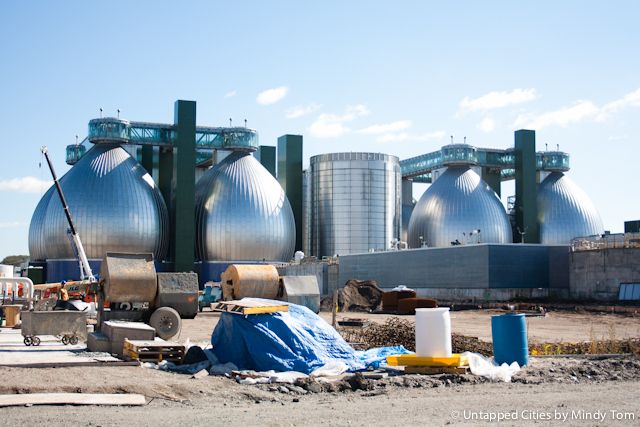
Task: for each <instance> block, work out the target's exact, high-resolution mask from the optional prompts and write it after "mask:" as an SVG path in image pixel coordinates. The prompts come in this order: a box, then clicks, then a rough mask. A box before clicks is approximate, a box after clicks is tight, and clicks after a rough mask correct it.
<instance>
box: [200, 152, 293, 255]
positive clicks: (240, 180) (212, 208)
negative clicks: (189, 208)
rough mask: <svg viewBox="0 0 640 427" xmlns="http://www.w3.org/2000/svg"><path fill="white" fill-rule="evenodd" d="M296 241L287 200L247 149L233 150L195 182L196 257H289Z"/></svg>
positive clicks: (281, 190)
mask: <svg viewBox="0 0 640 427" xmlns="http://www.w3.org/2000/svg"><path fill="white" fill-rule="evenodd" d="M295 240H296V228H295V220H294V218H293V211H292V210H291V205H290V204H289V200H287V197H286V195H285V193H284V190H283V189H282V187H281V186H280V184H279V183H278V181H276V179H275V178H274V177H273V176H272V175H271V174H270V173H269V171H267V170H266V169H265V168H264V166H262V165H261V164H260V162H258V161H257V160H256V159H255V158H254V157H253V156H252V155H251V153H248V152H244V151H236V152H233V153H232V154H230V155H229V156H227V157H226V158H225V159H224V160H222V161H221V162H220V163H218V164H217V165H215V166H213V167H212V168H211V169H209V170H208V171H207V172H206V173H205V174H204V176H203V177H202V178H201V179H200V180H199V181H198V183H197V185H196V252H197V255H198V257H199V259H201V260H202V261H231V260H232V261H242V260H251V261H262V260H265V261H289V260H290V259H291V257H293V252H294V249H295Z"/></svg>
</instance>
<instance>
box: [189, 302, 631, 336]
mask: <svg viewBox="0 0 640 427" xmlns="http://www.w3.org/2000/svg"><path fill="white" fill-rule="evenodd" d="M503 313H504V312H503V311H498V310H466V311H454V312H451V329H452V332H455V333H459V334H462V335H468V336H474V337H478V338H480V339H482V340H484V341H489V342H490V341H491V316H493V315H496V314H503ZM320 316H321V317H322V318H323V319H325V320H326V321H327V322H329V323H331V313H327V312H322V313H320ZM219 317H220V315H219V314H218V313H214V312H211V311H205V312H202V313H200V314H199V315H198V316H196V318H195V319H192V320H185V321H184V327H183V329H182V332H181V334H180V339H181V340H186V339H189V340H190V341H191V342H202V341H209V340H210V338H211V332H212V331H213V328H214V327H215V325H216V324H217V323H218V319H219ZM389 317H392V315H389V314H369V313H338V314H337V319H338V320H340V319H346V318H363V319H367V320H370V321H373V322H380V323H382V322H384V321H385V320H386V319H388V318H389ZM400 317H401V318H402V319H406V320H410V321H413V319H414V316H400ZM527 332H528V338H529V341H530V342H532V343H543V342H576V341H589V340H591V339H592V338H593V337H595V338H596V339H602V338H604V339H609V338H610V337H611V335H612V334H614V335H615V338H616V339H625V338H640V316H632V315H619V314H606V313H600V314H598V313H572V312H549V313H547V315H546V316H545V317H527Z"/></svg>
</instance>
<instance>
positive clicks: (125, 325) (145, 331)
mask: <svg viewBox="0 0 640 427" xmlns="http://www.w3.org/2000/svg"><path fill="white" fill-rule="evenodd" d="M102 333H103V334H104V335H105V336H106V337H107V339H108V340H109V343H110V346H111V348H110V350H109V351H110V352H111V353H112V354H117V355H118V356H122V347H123V345H124V340H125V339H126V338H128V339H130V340H145V341H153V339H154V338H155V336H156V330H155V329H154V328H152V327H151V326H149V325H147V324H145V323H141V322H119V321H116V320H109V321H107V322H103V323H102Z"/></svg>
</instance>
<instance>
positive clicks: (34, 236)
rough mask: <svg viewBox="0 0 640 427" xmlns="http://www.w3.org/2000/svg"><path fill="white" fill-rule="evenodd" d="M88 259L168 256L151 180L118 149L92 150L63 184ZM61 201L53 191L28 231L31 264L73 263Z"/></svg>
mask: <svg viewBox="0 0 640 427" xmlns="http://www.w3.org/2000/svg"><path fill="white" fill-rule="evenodd" d="M60 185H61V186H62V189H63V191H64V194H65V197H66V199H67V203H68V204H69V209H70V211H71V215H72V217H73V221H74V224H75V226H76V228H77V230H78V234H79V235H80V238H81V240H82V244H83V246H84V249H85V252H86V253H87V257H88V258H92V259H102V257H103V256H104V254H105V252H107V251H113V252H151V253H153V254H154V256H155V258H156V259H163V258H164V257H165V255H166V253H167V246H168V233H169V231H168V230H169V216H168V213H167V207H166V205H165V203H164V200H163V199H162V195H161V194H160V191H159V190H158V188H157V187H156V186H155V184H154V182H153V179H152V178H151V176H150V175H149V174H148V173H147V172H146V171H145V170H144V168H143V167H142V166H141V165H140V164H139V163H138V162H137V161H136V160H135V159H133V158H132V157H131V156H130V155H129V154H128V153H127V152H126V151H125V150H124V149H123V148H122V147H120V146H118V145H113V144H101V145H96V146H94V147H93V148H92V149H91V150H89V152H87V154H85V155H84V156H83V157H82V159H80V161H79V162H78V163H77V164H76V165H75V166H74V167H73V168H71V170H69V172H67V173H66V174H65V175H64V176H63V177H62V178H61V179H60ZM68 228H69V227H68V224H67V221H66V218H65V215H64V211H63V209H62V205H61V203H60V198H59V197H58V195H57V194H56V193H55V189H54V187H51V188H50V189H49V190H48V191H47V192H46V193H45V195H44V196H43V197H42V199H41V200H40V202H39V203H38V206H37V207H36V210H35V212H34V213H33V217H32V219H31V226H30V228H29V252H30V254H31V259H32V260H45V259H69V258H74V254H73V251H72V249H71V244H70V242H69V239H68V237H67V229H68Z"/></svg>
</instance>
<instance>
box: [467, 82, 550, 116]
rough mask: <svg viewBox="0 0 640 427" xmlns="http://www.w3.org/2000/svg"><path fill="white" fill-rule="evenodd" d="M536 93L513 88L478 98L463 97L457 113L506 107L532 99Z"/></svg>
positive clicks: (532, 90) (533, 90)
mask: <svg viewBox="0 0 640 427" xmlns="http://www.w3.org/2000/svg"><path fill="white" fill-rule="evenodd" d="M537 97H538V95H537V94H536V90H535V89H533V88H531V89H513V90H512V91H511V92H506V91H503V92H497V91H494V92H489V93H487V94H485V95H482V96H481V97H479V98H469V97H468V96H466V97H464V98H463V99H462V101H460V105H459V112H458V114H459V115H460V114H463V113H465V112H470V111H487V110H494V109H496V108H503V107H508V106H509V105H516V104H522V103H524V102H529V101H533V100H534V99H536V98H537Z"/></svg>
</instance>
